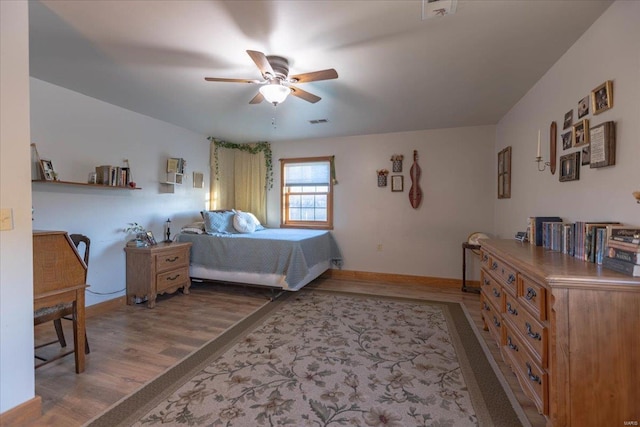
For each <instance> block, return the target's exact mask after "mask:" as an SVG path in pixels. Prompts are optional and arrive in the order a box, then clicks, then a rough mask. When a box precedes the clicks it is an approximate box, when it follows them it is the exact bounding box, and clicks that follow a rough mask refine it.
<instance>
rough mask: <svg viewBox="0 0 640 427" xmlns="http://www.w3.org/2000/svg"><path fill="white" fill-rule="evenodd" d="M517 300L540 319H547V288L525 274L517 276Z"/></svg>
mask: <svg viewBox="0 0 640 427" xmlns="http://www.w3.org/2000/svg"><path fill="white" fill-rule="evenodd" d="M518 300H519V301H520V302H521V303H522V305H524V306H525V307H528V308H529V309H530V310H531V311H532V312H533V313H534V315H535V316H536V317H537V318H538V319H540V320H547V304H546V301H547V290H546V289H545V288H544V286H542V285H541V284H539V283H538V282H535V281H533V280H531V279H529V278H528V277H527V276H523V275H520V276H519V277H518Z"/></svg>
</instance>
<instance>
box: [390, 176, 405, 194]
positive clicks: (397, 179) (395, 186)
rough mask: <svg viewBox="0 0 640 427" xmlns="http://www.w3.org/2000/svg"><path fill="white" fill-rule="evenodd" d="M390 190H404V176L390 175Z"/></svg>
mask: <svg viewBox="0 0 640 427" xmlns="http://www.w3.org/2000/svg"><path fill="white" fill-rule="evenodd" d="M391 191H393V192H401V191H404V176H402V175H392V176H391Z"/></svg>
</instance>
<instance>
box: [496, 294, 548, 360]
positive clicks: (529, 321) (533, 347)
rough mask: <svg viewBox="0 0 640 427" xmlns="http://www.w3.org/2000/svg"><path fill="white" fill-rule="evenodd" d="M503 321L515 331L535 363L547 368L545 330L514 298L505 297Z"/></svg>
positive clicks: (546, 337)
mask: <svg viewBox="0 0 640 427" xmlns="http://www.w3.org/2000/svg"><path fill="white" fill-rule="evenodd" d="M502 317H503V319H504V320H505V321H507V322H508V323H509V324H510V326H511V325H513V326H512V328H513V329H515V330H517V331H518V332H519V335H520V337H519V338H520V339H521V340H522V341H523V342H524V343H525V345H527V346H528V347H529V348H528V350H529V352H530V353H531V355H532V356H533V358H534V359H535V361H536V362H537V363H538V364H539V365H540V366H542V367H546V366H547V363H548V362H547V345H548V342H549V341H548V336H547V328H546V327H545V326H544V325H542V324H541V323H540V322H539V321H538V320H537V319H536V318H535V317H534V316H533V315H532V314H531V313H530V312H529V311H528V310H527V309H526V308H525V307H523V306H522V305H521V304H520V303H519V302H518V300H517V299H516V298H514V297H512V296H511V295H506V298H505V312H504V314H503V316H502Z"/></svg>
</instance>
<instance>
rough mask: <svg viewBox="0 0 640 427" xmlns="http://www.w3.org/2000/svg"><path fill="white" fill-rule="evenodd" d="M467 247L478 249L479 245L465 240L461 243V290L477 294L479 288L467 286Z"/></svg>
mask: <svg viewBox="0 0 640 427" xmlns="http://www.w3.org/2000/svg"><path fill="white" fill-rule="evenodd" d="M467 249H471V250H478V249H480V245H472V244H471V243H467V242H464V243H463V244H462V292H473V293H476V294H479V293H480V288H474V287H471V286H467Z"/></svg>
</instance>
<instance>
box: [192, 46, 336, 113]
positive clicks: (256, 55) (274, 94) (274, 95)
mask: <svg viewBox="0 0 640 427" xmlns="http://www.w3.org/2000/svg"><path fill="white" fill-rule="evenodd" d="M247 53H248V54H249V56H250V57H251V59H253V62H255V63H256V65H257V66H258V69H259V70H260V73H261V74H262V79H263V80H256V79H225V78H218V77H205V78H204V79H205V80H206V81H208V82H227V83H250V84H257V85H261V86H260V89H259V92H258V94H257V95H256V96H254V97H253V99H252V100H251V101H249V104H259V103H261V102H262V101H263V100H265V99H266V100H267V101H268V102H270V103H272V104H273V105H278V104H279V103H281V102H283V101H284V100H285V99H286V98H287V96H288V95H289V94H292V95H293V96H297V97H298V98H301V99H304V100H305V101H308V102H311V103H316V102H318V101H320V99H321V98H320V97H319V96H317V95H314V94H312V93H309V92H306V91H304V90H302V89H300V88H297V87H295V86H293V84H295V83H308V82H315V81H319V80H331V79H336V78H338V73H337V72H336V70H334V69H333V68H330V69H327V70H321V71H312V72H310V73H302V74H296V75H294V76H290V75H289V61H288V60H287V59H286V58H283V57H282V56H274V55H269V56H267V55H265V54H264V53H262V52H258V51H256V50H248V51H247Z"/></svg>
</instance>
